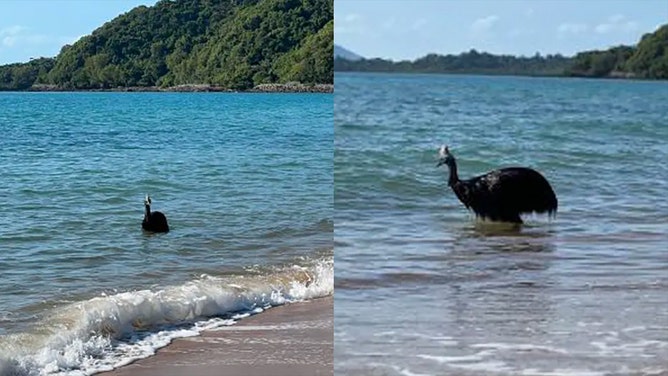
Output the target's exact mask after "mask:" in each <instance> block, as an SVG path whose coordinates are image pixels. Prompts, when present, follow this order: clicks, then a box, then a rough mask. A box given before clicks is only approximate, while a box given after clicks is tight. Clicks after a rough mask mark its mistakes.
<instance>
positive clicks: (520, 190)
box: [436, 145, 557, 223]
mask: <svg viewBox="0 0 668 376" xmlns="http://www.w3.org/2000/svg"><path fill="white" fill-rule="evenodd" d="M439 158H440V159H439V161H438V164H437V165H436V166H437V167H438V166H441V165H444V164H445V165H447V166H448V168H449V169H450V177H449V179H448V185H449V186H450V188H452V190H453V191H454V192H455V194H456V195H457V198H458V199H459V201H461V202H462V203H463V204H464V205H466V208H467V209H472V210H473V211H474V212H475V214H476V216H478V217H481V218H483V219H488V220H492V221H500V222H512V223H522V218H520V214H524V213H532V212H536V213H548V214H549V215H554V214H556V212H557V196H556V195H555V194H554V191H553V190H552V187H551V186H550V183H548V182H547V180H546V179H545V178H544V177H543V175H541V174H540V173H539V172H537V171H535V170H532V169H530V168H526V167H508V168H502V169H500V170H494V171H491V172H488V173H487V174H485V175H480V176H477V177H475V178H472V179H469V180H459V176H457V162H456V161H455V157H454V156H453V155H452V154H450V151H449V150H448V147H447V146H445V145H443V146H441V149H440V151H439Z"/></svg>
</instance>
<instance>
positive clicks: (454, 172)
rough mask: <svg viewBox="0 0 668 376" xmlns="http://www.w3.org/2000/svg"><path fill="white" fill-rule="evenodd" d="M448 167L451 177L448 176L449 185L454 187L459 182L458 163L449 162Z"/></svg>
mask: <svg viewBox="0 0 668 376" xmlns="http://www.w3.org/2000/svg"><path fill="white" fill-rule="evenodd" d="M448 168H449V169H450V177H449V178H448V185H449V186H451V187H452V186H454V185H455V184H457V183H458V182H459V176H457V165H456V164H455V163H454V162H453V163H451V164H448Z"/></svg>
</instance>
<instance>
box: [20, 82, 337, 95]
mask: <svg viewBox="0 0 668 376" xmlns="http://www.w3.org/2000/svg"><path fill="white" fill-rule="evenodd" d="M27 91H91V92H96V91H100V92H182V93H198V92H223V93H235V92H247V93H333V92H334V85H332V84H315V85H306V84H301V83H286V84H261V85H257V86H255V87H253V88H252V89H248V90H232V89H228V88H224V87H221V86H216V85H209V84H188V85H177V86H170V87H159V86H131V87H116V88H109V89H69V88H64V87H60V86H58V85H43V84H36V85H33V86H32V87H31V88H30V89H28V90H27Z"/></svg>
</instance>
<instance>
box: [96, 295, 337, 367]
mask: <svg viewBox="0 0 668 376" xmlns="http://www.w3.org/2000/svg"><path fill="white" fill-rule="evenodd" d="M333 303H334V299H333V297H331V296H330V297H327V298H322V299H316V300H312V301H308V302H303V303H293V304H287V305H283V306H279V307H275V308H271V309H269V310H267V311H265V312H263V313H261V314H258V315H254V316H251V317H248V318H245V319H242V320H240V321H239V322H238V323H236V324H235V325H232V326H228V327H223V328H219V329H217V330H215V331H205V332H203V333H202V335H200V336H197V337H189V338H180V339H177V340H175V341H173V342H172V343H171V344H169V345H168V346H166V347H164V348H162V349H160V350H158V352H157V354H156V355H154V356H152V357H149V358H146V359H142V360H139V361H137V362H135V363H132V364H130V365H128V366H125V367H121V368H118V369H116V370H114V371H111V372H103V373H99V374H98V375H103V376H125V375H139V376H170V375H173V376H177V375H201V376H206V375H248V376H264V375H267V376H268V375H286V376H288V375H291V376H296V375H309V376H311V375H333V374H334V368H333V362H332V361H333V350H334V338H333V322H334V309H333V308H334V305H333Z"/></svg>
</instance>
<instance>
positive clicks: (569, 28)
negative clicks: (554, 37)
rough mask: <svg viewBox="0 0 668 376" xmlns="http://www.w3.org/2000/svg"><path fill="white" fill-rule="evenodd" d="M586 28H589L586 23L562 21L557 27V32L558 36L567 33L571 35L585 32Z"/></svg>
mask: <svg viewBox="0 0 668 376" xmlns="http://www.w3.org/2000/svg"><path fill="white" fill-rule="evenodd" d="M587 30H589V26H587V24H583V23H562V24H561V25H559V27H557V32H558V33H559V36H562V37H563V36H566V35H569V34H572V35H577V34H582V33H585V32H586V31H587Z"/></svg>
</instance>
